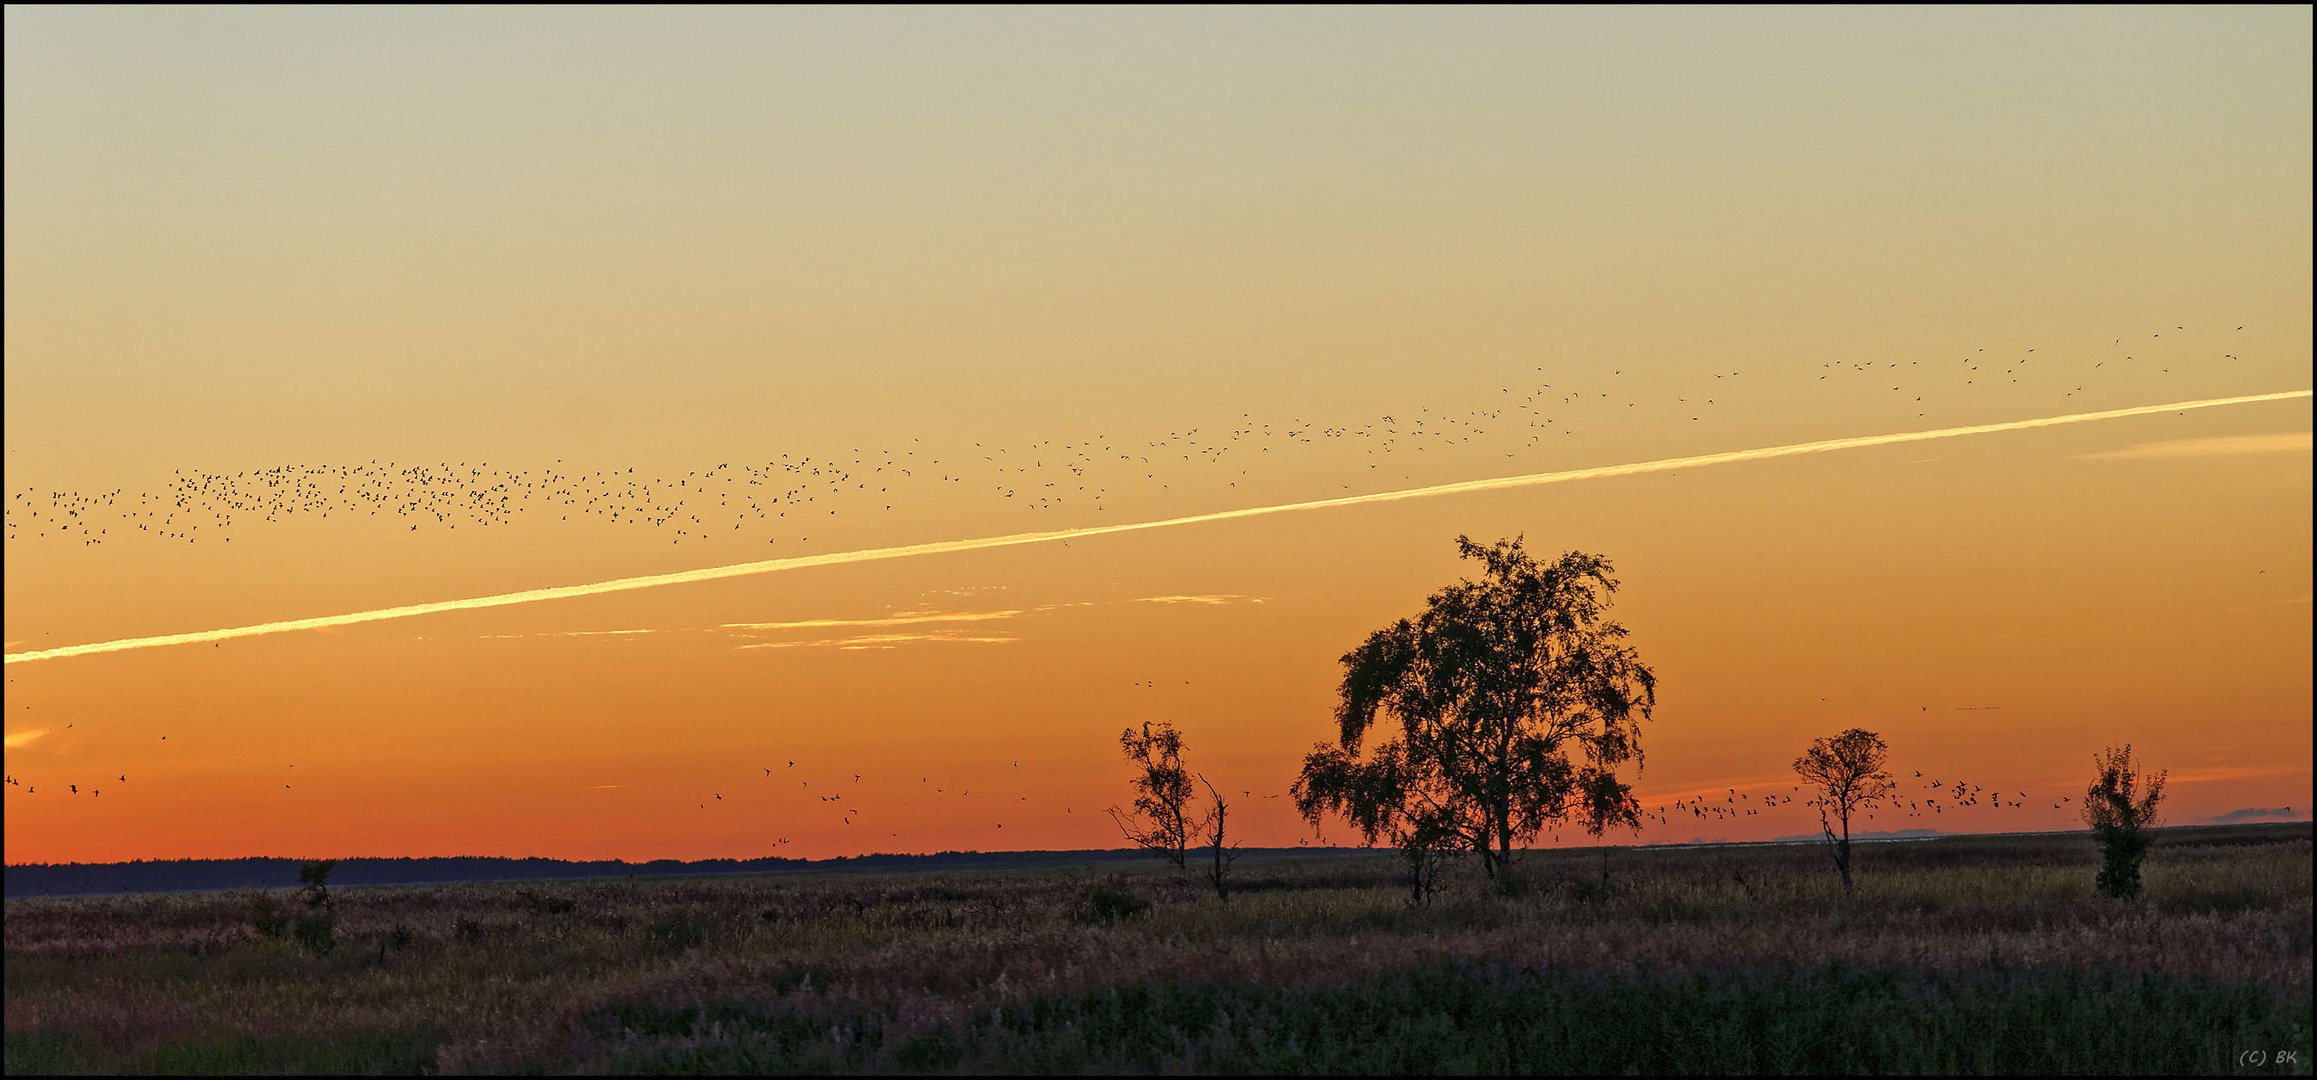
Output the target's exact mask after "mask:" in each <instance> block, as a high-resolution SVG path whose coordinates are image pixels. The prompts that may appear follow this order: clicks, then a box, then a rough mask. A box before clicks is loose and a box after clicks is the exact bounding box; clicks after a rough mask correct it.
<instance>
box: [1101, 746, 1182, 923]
mask: <svg viewBox="0 0 2317 1080" xmlns="http://www.w3.org/2000/svg"><path fill="white" fill-rule="evenodd" d="M1118 745H1119V748H1120V749H1122V750H1124V751H1125V752H1126V759H1127V761H1129V762H1131V763H1132V764H1133V765H1134V767H1135V770H1136V776H1135V778H1134V811H1133V812H1132V813H1129V812H1127V811H1125V810H1122V809H1120V808H1118V807H1115V806H1113V807H1111V808H1110V817H1111V820H1113V821H1116V822H1117V823H1118V829H1119V831H1120V832H1122V833H1125V834H1126V838H1127V840H1128V841H1129V842H1131V843H1133V844H1134V845H1135V846H1136V847H1140V848H1143V849H1145V850H1148V851H1155V852H1158V853H1159V854H1160V855H1163V856H1165V857H1166V860H1167V864H1168V865H1170V866H1172V867H1174V868H1175V876H1176V879H1177V880H1178V881H1179V882H1180V883H1181V884H1182V885H1183V887H1184V888H1189V887H1190V883H1191V871H1190V865H1189V863H1188V861H1187V860H1188V858H1189V853H1190V846H1191V836H1192V834H1194V833H1195V832H1198V831H1199V830H1200V829H1201V828H1202V827H1203V825H1204V824H1205V823H1204V822H1197V821H1193V820H1192V818H1191V809H1190V807H1191V795H1192V789H1191V773H1190V770H1188V769H1186V768H1184V767H1183V733H1182V732H1180V731H1177V730H1176V729H1175V726H1174V725H1173V724H1171V723H1167V722H1165V721H1163V720H1162V721H1160V722H1159V723H1158V724H1157V725H1156V726H1153V725H1151V724H1150V723H1149V722H1147V721H1146V722H1144V724H1143V725H1142V730H1141V731H1139V732H1138V731H1136V730H1135V729H1133V728H1127V729H1126V730H1125V731H1122V732H1120V733H1119V736H1118Z"/></svg>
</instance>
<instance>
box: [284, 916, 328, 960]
mask: <svg viewBox="0 0 2317 1080" xmlns="http://www.w3.org/2000/svg"><path fill="white" fill-rule="evenodd" d="M337 924H338V920H337V919H336V917H334V916H332V915H331V914H330V913H329V912H327V911H302V912H299V913H298V917H297V918H295V919H293V920H291V922H290V934H291V936H293V937H295V938H297V939H298V944H299V946H301V947H303V948H304V949H305V950H306V951H307V952H310V953H312V954H314V955H315V956H328V955H330V950H332V949H335V948H337V947H338V925H337Z"/></svg>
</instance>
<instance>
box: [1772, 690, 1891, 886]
mask: <svg viewBox="0 0 2317 1080" xmlns="http://www.w3.org/2000/svg"><path fill="white" fill-rule="evenodd" d="M1890 756H1891V748H1890V747H1889V746H1888V745H1887V744H1885V743H1884V742H1883V738H1882V736H1880V735H1877V734H1875V733H1874V732H1871V731H1867V730H1865V729H1864V728H1852V729H1850V730H1849V731H1845V732H1843V733H1842V734H1840V735H1835V736H1833V737H1831V738H1825V739H1820V740H1818V741H1816V742H1814V743H1811V744H1810V749H1809V751H1807V752H1806V753H1804V754H1803V755H1802V756H1801V757H1798V758H1795V759H1794V772H1795V773H1796V774H1797V775H1799V776H1801V777H1802V779H1804V780H1807V781H1809V782H1810V783H1811V784H1813V785H1815V786H1816V787H1817V788H1818V794H1816V795H1813V796H1811V798H1810V805H1812V806H1815V807H1817V808H1818V829H1819V831H1820V832H1822V833H1824V834H1826V846H1827V852H1828V854H1830V855H1832V856H1833V857H1834V868H1835V869H1836V870H1837V871H1840V872H1841V874H1842V891H1843V893H1844V894H1845V895H1848V894H1850V893H1851V892H1853V891H1855V886H1854V885H1853V884H1852V883H1851V877H1850V819H1851V815H1852V814H1854V813H1856V812H1858V811H1860V810H1864V809H1867V808H1870V807H1873V806H1875V805H1876V804H1878V803H1880V802H1881V801H1882V800H1883V799H1885V798H1888V797H1889V796H1890V794H1891V792H1892V791H1893V790H1896V787H1897V785H1895V784H1893V783H1892V781H1891V774H1890V773H1889V771H1888V770H1887V768H1886V766H1887V765H1888V764H1889V761H1890ZM1830 814H1831V815H1832V818H1831V819H1830V818H1829V815H1830ZM1838 822H1839V823H1840V824H1841V826H1842V834H1841V835H1840V836H1837V835H1835V832H1834V828H1835V825H1836V823H1838Z"/></svg>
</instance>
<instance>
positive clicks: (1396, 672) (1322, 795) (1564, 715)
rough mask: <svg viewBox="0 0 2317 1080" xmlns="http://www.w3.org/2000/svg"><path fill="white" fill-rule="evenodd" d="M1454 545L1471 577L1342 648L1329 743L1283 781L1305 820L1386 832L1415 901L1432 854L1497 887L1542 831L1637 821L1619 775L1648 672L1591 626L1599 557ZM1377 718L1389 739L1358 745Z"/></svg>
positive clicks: (1607, 579)
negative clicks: (1289, 781)
mask: <svg viewBox="0 0 2317 1080" xmlns="http://www.w3.org/2000/svg"><path fill="white" fill-rule="evenodd" d="M1456 544H1457V550H1458V553H1459V554H1460V555H1462V556H1463V557H1464V558H1467V559H1478V560H1480V561H1481V563H1482V565H1483V566H1484V567H1485V570H1486V573H1485V574H1484V576H1483V578H1482V579H1481V580H1479V581H1473V580H1470V579H1467V580H1464V581H1460V582H1458V583H1456V584H1454V585H1451V586H1449V587H1447V588H1445V589H1442V590H1440V591H1439V592H1436V593H1434V594H1432V596H1431V597H1429V598H1428V599H1427V600H1426V601H1425V607H1424V611H1423V612H1422V613H1421V614H1419V615H1417V616H1416V617H1415V618H1414V619H1402V620H1400V621H1398V622H1396V623H1393V624H1392V625H1391V626H1388V627H1385V628H1384V629H1382V630H1379V631H1376V632H1375V633H1374V634H1371V635H1369V637H1368V640H1367V641H1366V642H1365V643H1363V644H1362V645H1361V646H1360V647H1359V648H1357V649H1354V650H1352V651H1351V652H1350V653H1347V654H1345V655H1344V657H1343V660H1342V662H1343V665H1344V677H1343V684H1342V687H1341V689H1340V693H1341V695H1342V701H1341V703H1340V704H1339V705H1338V707H1337V709H1336V721H1337V723H1338V725H1339V730H1340V738H1339V741H1338V744H1337V745H1335V746H1330V745H1328V744H1326V743H1321V744H1319V745H1317V746H1315V747H1314V748H1313V750H1312V752H1311V754H1310V755H1309V756H1307V757H1306V758H1305V759H1304V765H1303V772H1302V775H1301V776H1300V777H1299V778H1298V779H1297V781H1296V785H1295V797H1296V804H1297V806H1298V807H1299V808H1301V809H1302V810H1303V812H1304V815H1305V817H1307V818H1309V819H1311V820H1312V821H1313V822H1315V823H1316V822H1317V821H1318V819H1319V817H1320V815H1321V814H1323V813H1328V812H1334V813H1340V814H1342V815H1343V816H1344V817H1345V818H1347V819H1348V820H1350V821H1351V823H1352V825H1353V826H1354V827H1355V828H1358V829H1359V830H1360V831H1361V832H1362V833H1363V834H1365V835H1366V836H1367V838H1368V839H1369V840H1370V841H1371V842H1373V841H1374V840H1376V839H1377V838H1378V837H1380V836H1389V837H1390V838H1391V839H1392V841H1393V843H1395V844H1396V845H1398V846H1399V847H1400V848H1401V850H1402V851H1403V852H1404V853H1406V854H1407V855H1408V857H1409V862H1410V875H1411V878H1412V881H1413V884H1414V891H1415V893H1416V895H1417V898H1418V899H1419V900H1420V899H1421V898H1422V896H1423V895H1424V893H1425V892H1426V891H1427V886H1426V885H1425V880H1426V875H1427V873H1436V872H1437V859H1438V855H1439V851H1440V849H1441V848H1443V847H1460V848H1465V849H1469V850H1471V851H1473V852H1474V853H1475V854H1477V855H1479V857H1480V864H1481V868H1482V870H1483V871H1485V872H1486V874H1487V875H1488V878H1489V880H1490V881H1491V882H1493V883H1494V884H1495V885H1496V886H1497V888H1499V889H1500V890H1506V891H1509V890H1511V889H1512V888H1513V887H1514V885H1515V881H1514V876H1513V859H1514V855H1513V849H1514V848H1515V847H1518V846H1525V845H1526V844H1527V843H1528V842H1529V841H1531V840H1533V839H1535V838H1536V836H1537V834H1538V833H1540V832H1542V831H1543V830H1544V829H1545V828H1546V827H1547V826H1550V825H1555V824H1559V823H1562V822H1566V821H1568V820H1570V819H1571V818H1572V817H1577V818H1578V819H1579V820H1585V821H1591V820H1595V819H1596V818H1595V815H1596V814H1598V820H1599V821H1601V822H1602V823H1603V827H1604V828H1606V827H1607V823H1609V822H1613V821H1621V820H1625V818H1626V816H1627V815H1635V816H1637V808H1636V807H1634V806H1633V804H1632V802H1631V798H1632V797H1631V792H1630V789H1629V787H1628V785H1627V784H1626V783H1625V782H1624V781H1623V780H1622V779H1620V778H1619V777H1618V775H1617V770H1618V768H1619V767H1620V766H1622V765H1624V764H1625V763H1626V762H1627V761H1632V762H1634V763H1635V764H1636V765H1638V764H1639V763H1640V762H1641V760H1642V754H1641V741H1640V722H1641V721H1642V720H1645V719H1648V717H1649V714H1650V710H1651V709H1652V708H1654V707H1655V705H1656V703H1657V676H1656V675H1655V673H1653V672H1651V671H1650V669H1649V668H1648V667H1647V666H1645V665H1644V664H1642V662H1641V659H1640V657H1639V655H1638V654H1637V653H1635V652H1634V651H1633V649H1632V648H1631V647H1629V646H1627V645H1625V644H1624V640H1623V639H1624V638H1625V635H1626V631H1625V628H1624V627H1623V626H1620V625H1618V624H1617V623H1614V622H1608V621H1605V620H1603V618H1602V613H1603V611H1604V609H1605V608H1606V607H1607V606H1608V602H1609V598H1610V597H1611V595H1613V594H1614V593H1615V592H1616V591H1617V580H1616V579H1615V578H1614V577H1611V576H1610V565H1609V561H1608V560H1607V559H1605V558H1603V557H1601V556H1598V555H1588V554H1585V553H1583V552H1576V551H1572V552H1569V553H1568V554H1566V555H1563V556H1562V557H1561V558H1560V559H1559V560H1558V561H1556V562H1553V563H1549V564H1545V563H1539V562H1537V561H1536V560H1535V559H1534V558H1532V557H1531V556H1530V555H1529V554H1528V553H1527V552H1526V551H1524V550H1522V547H1521V540H1520V538H1518V537H1516V538H1514V539H1511V540H1500V541H1498V542H1497V543H1496V544H1495V545H1493V546H1489V547H1483V546H1481V545H1479V544H1476V543H1474V542H1473V541H1472V540H1471V538H1469V537H1464V536H1459V537H1457V538H1456ZM1384 721H1389V722H1390V723H1391V725H1392V726H1393V727H1395V728H1397V737H1394V738H1390V739H1387V740H1385V741H1383V742H1382V743H1381V744H1379V745H1376V746H1373V747H1372V748H1368V749H1366V750H1365V751H1363V747H1362V743H1363V740H1364V739H1365V738H1366V736H1367V735H1368V734H1369V733H1370V731H1371V730H1374V729H1376V728H1377V727H1378V726H1380V724H1381V723H1382V722H1384Z"/></svg>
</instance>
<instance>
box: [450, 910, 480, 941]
mask: <svg viewBox="0 0 2317 1080" xmlns="http://www.w3.org/2000/svg"><path fill="white" fill-rule="evenodd" d="M451 932H452V933H455V934H457V935H458V937H459V940H460V941H464V942H467V943H468V944H473V943H475V942H478V941H481V940H483V924H481V923H479V922H476V921H475V920H473V919H470V918H467V917H466V916H464V915H462V916H459V921H458V922H457V923H455V924H453V925H452V927H451Z"/></svg>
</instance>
